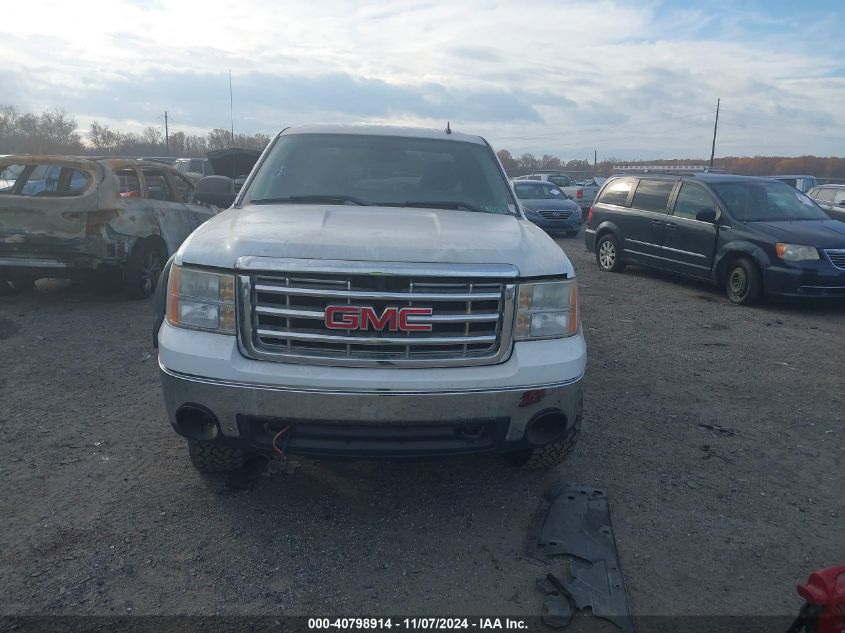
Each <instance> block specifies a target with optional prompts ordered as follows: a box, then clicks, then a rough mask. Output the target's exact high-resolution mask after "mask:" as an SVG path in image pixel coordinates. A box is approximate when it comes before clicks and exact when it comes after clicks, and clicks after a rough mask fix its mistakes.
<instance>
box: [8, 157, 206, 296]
mask: <svg viewBox="0 0 845 633" xmlns="http://www.w3.org/2000/svg"><path fill="white" fill-rule="evenodd" d="M216 212H217V208H216V207H213V206H209V205H207V204H200V203H198V202H196V201H195V199H194V187H193V185H192V184H191V182H190V181H189V180H188V179H187V178H185V177H184V176H183V175H182V174H180V173H179V172H178V171H176V170H175V169H172V168H170V167H167V166H165V165H162V164H159V163H153V162H145V161H138V160H135V159H121V158H97V159H90V158H70V157H64V156H4V157H2V158H0V293H9V292H11V291H15V290H20V289H21V288H25V287H26V286H28V285H31V284H33V283H34V282H35V281H36V280H38V279H40V278H44V277H99V278H101V279H102V280H103V281H105V282H106V283H107V284H108V285H114V286H122V287H123V288H124V289H125V290H126V291H127V292H128V293H129V294H130V295H131V296H134V297H136V298H144V297H148V296H150V295H152V294H153V292H154V291H155V288H156V285H157V283H158V278H159V275H160V274H161V271H162V268H163V267H164V263H165V262H166V261H167V258H168V257H169V256H170V255H171V254H172V253H174V252H175V251H176V250H177V249H178V248H179V246H180V245H181V244H182V242H183V241H184V240H185V238H186V237H187V236H188V235H190V233H191V232H192V231H193V230H194V229H195V228H197V227H198V226H199V225H200V224H202V223H203V222H205V221H206V220H207V219H209V218H210V217H211V216H213V215H214V214H215V213H216Z"/></svg>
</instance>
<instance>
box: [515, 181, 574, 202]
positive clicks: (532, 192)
mask: <svg viewBox="0 0 845 633" xmlns="http://www.w3.org/2000/svg"><path fill="white" fill-rule="evenodd" d="M514 191H516V197H517V198H519V199H520V200H563V199H565V198H566V196H565V195H564V194H563V192H562V191H561V190H560V189H558V188H557V187H554V186H552V185H542V184H540V183H534V182H532V183H515V184H514Z"/></svg>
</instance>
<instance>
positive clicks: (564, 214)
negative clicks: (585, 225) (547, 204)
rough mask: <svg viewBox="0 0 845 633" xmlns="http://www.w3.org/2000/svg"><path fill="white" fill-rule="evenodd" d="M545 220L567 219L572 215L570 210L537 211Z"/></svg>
mask: <svg viewBox="0 0 845 633" xmlns="http://www.w3.org/2000/svg"><path fill="white" fill-rule="evenodd" d="M537 213H539V214H540V215H541V216H543V217H544V218H545V219H546V220H568V219H569V216H571V215H572V211H552V210H548V211H538V212H537Z"/></svg>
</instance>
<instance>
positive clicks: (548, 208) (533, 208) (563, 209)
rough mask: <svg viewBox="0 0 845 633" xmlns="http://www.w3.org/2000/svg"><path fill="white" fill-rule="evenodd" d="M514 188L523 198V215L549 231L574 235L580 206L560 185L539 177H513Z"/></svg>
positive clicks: (550, 233)
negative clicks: (515, 178) (517, 178)
mask: <svg viewBox="0 0 845 633" xmlns="http://www.w3.org/2000/svg"><path fill="white" fill-rule="evenodd" d="M513 189H514V192H516V197H517V198H519V200H520V201H521V202H522V208H523V210H524V211H525V217H527V218H528V219H529V220H531V221H532V222H533V223H534V224H536V225H537V226H539V227H540V228H541V229H543V230H544V231H545V232H546V233H548V234H549V235H564V234H566V235H577V234H578V231H579V230H580V229H581V207H580V206H578V205H577V204H576V203H575V202H573V201H572V200H571V199H570V198H569V196H567V195H566V194H565V193H563V191H561V190H560V188H559V187H556V186H555V185H553V184H551V183H550V182H543V181H541V180H515V181H514V182H513Z"/></svg>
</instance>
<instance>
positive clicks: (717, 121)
mask: <svg viewBox="0 0 845 633" xmlns="http://www.w3.org/2000/svg"><path fill="white" fill-rule="evenodd" d="M721 103H722V100H721V99H716V123H715V124H714V125H713V146H712V147H711V148H710V169H713V158H714V157H715V156H716V130H718V129H719V106H720V105H721Z"/></svg>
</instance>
